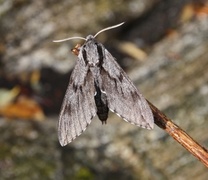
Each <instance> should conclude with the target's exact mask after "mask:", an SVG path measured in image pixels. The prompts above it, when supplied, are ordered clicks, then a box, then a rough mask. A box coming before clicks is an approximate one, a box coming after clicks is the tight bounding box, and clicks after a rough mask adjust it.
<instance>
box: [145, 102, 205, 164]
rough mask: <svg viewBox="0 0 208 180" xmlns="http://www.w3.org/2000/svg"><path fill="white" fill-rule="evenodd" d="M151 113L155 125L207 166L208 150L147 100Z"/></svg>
mask: <svg viewBox="0 0 208 180" xmlns="http://www.w3.org/2000/svg"><path fill="white" fill-rule="evenodd" d="M148 103H149V105H150V107H151V109H152V112H153V115H154V121H155V124H156V125H157V126H159V127H160V128H162V129H164V130H165V131H166V132H167V133H168V134H170V135H171V136H172V137H173V138H174V139H175V140H176V141H177V142H178V143H180V144H181V145H182V146H183V147H184V148H186V149H187V150H188V151H189V152H190V153H191V154H192V155H194V156H195V157H196V158H198V159H199V161H201V162H202V163H203V164H204V165H205V166H206V167H208V151H207V149H205V148H204V147H202V146H201V145H200V144H198V143H197V142H196V141H195V140H194V139H193V138H191V137H190V136H189V135H188V134H187V133H186V132H185V131H183V130H182V129H181V128H180V127H179V126H177V125H176V124H174V123H173V122H172V121H171V120H170V119H168V118H167V117H166V116H165V115H164V114H163V113H162V112H161V111H160V110H158V109H157V108H156V107H155V106H154V105H153V104H151V103H150V102H149V101H148Z"/></svg>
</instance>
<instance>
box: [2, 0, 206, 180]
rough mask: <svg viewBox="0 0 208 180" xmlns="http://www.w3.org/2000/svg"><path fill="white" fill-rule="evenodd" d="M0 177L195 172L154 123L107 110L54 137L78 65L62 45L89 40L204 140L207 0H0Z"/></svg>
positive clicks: (195, 175) (201, 171)
mask: <svg viewBox="0 0 208 180" xmlns="http://www.w3.org/2000/svg"><path fill="white" fill-rule="evenodd" d="M0 15H1V16H0V36H1V41H0V115H1V116H0V136H1V138H0V177H1V179H21V180H22V179H57V180H64V179H114V178H118V179H168V180H169V179H181V180H182V179H200V180H205V179H207V178H208V172H207V169H206V167H205V166H204V165H203V164H201V163H200V162H199V161H198V160H197V159H196V158H195V157H193V156H192V155H191V154H190V153H188V152H187V151H186V150H185V149H184V148H183V147H182V146H180V145H179V144H178V143H177V142H175V141H174V140H173V139H172V138H171V137H170V136H169V135H168V134H166V133H165V132H164V131H163V130H162V129H160V128H158V127H156V126H155V128H154V130H151V131H148V130H145V129H141V128H138V127H135V126H133V125H131V124H128V123H126V122H125V121H123V120H121V119H120V118H119V117H117V116H116V115H115V114H111V115H110V117H109V119H108V121H107V125H101V122H100V121H99V120H98V119H97V118H94V119H93V121H92V123H91V124H90V126H88V128H87V130H86V131H85V132H84V133H83V134H82V135H81V136H79V137H78V138H76V140H75V141H74V142H72V143H71V144H69V145H67V146H66V147H61V146H60V145H59V143H58V140H57V122H58V113H59V110H60V106H61V103H62V100H63V96H64V93H65V91H66V87H67V85H68V82H69V77H70V73H71V71H72V69H73V67H74V64H75V63H76V58H77V57H76V56H74V55H73V54H72V53H71V52H70V49H71V48H73V47H74V46H75V45H76V43H77V41H68V42H64V43H59V44H58V43H53V42H52V40H54V39H63V38H66V37H72V36H83V37H86V36H87V35H89V34H95V33H96V32H98V31H99V30H100V29H102V28H105V27H108V26H111V25H115V24H118V23H120V22H123V21H125V22H126V23H125V24H124V25H123V26H121V27H119V28H117V29H114V30H110V31H107V32H104V33H102V34H100V35H99V36H98V37H97V39H98V40H99V41H100V42H102V43H103V44H104V45H105V47H106V48H107V49H108V50H109V51H110V52H111V54H112V55H113V56H114V57H116V59H117V61H118V62H119V64H120V65H121V66H122V67H123V69H124V70H125V71H126V72H127V74H128V75H129V76H130V78H131V79H132V80H133V81H134V83H135V84H136V85H137V86H138V88H139V90H140V92H142V94H143V95H144V96H145V97H146V98H147V99H148V100H149V101H150V102H152V103H153V104H154V105H155V106H156V107H157V108H158V109H160V110H161V111H163V112H164V113H165V114H166V115H167V116H168V117H169V118H170V119H172V120H173V121H174V122H175V123H176V124H178V125H179V126H180V127H181V128H182V129H184V130H185V131H186V132H187V133H188V134H189V135H191V136H192V137H193V138H194V139H195V140H196V141H197V142H198V143H200V144H201V145H202V146H204V147H208V133H207V128H208V121H207V119H208V2H207V1H206V0H200V1H197V0H195V1H194V0H181V1H171V0H130V1H124V0H120V1H109V0H100V1H95V0H94V1H93V0H89V1H81V0H77V1H70V0H69V1H66V0H65V1H64V0H60V1H55V0H45V1H26V0H2V1H0Z"/></svg>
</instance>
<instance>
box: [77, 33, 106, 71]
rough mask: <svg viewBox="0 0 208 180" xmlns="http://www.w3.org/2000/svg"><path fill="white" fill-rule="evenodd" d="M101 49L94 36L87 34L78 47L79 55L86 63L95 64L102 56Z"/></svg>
mask: <svg viewBox="0 0 208 180" xmlns="http://www.w3.org/2000/svg"><path fill="white" fill-rule="evenodd" d="M102 51H103V49H102V45H101V44H100V43H98V42H97V41H96V39H95V38H94V36H92V35H89V36H87V37H86V42H85V43H84V44H83V45H82V47H81V49H80V54H79V57H80V59H81V60H83V62H84V63H85V64H86V65H89V66H91V67H93V66H97V65H98V64H99V61H100V59H101V56H102V57H103V52H102Z"/></svg>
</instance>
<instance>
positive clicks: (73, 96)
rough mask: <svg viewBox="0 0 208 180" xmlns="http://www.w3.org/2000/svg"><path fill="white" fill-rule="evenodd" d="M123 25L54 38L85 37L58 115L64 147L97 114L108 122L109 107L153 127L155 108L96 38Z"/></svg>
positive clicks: (148, 127)
mask: <svg viewBox="0 0 208 180" xmlns="http://www.w3.org/2000/svg"><path fill="white" fill-rule="evenodd" d="M122 24H123V23H121V24H118V25H115V26H111V27H108V28H105V29H103V30H101V31H99V32H98V33H97V34H96V35H94V36H93V35H88V36H87V37H86V38H83V37H72V38H67V39H63V40H56V41H54V42H62V41H66V40H71V39H84V40H85V43H84V44H83V45H82V46H80V47H77V48H76V49H74V50H75V52H76V54H77V56H78V59H77V63H76V65H75V67H74V69H73V71H72V74H71V77H70V80H69V85H68V88H67V90H66V94H65V97H64V99H63V103H62V107H61V111H60V115H59V122H58V138H59V142H60V144H61V145H62V146H65V145H67V144H68V143H70V142H71V141H73V140H74V139H75V138H76V137H77V136H79V135H80V134H81V133H82V132H83V131H85V129H86V127H87V126H88V125H89V124H90V123H91V120H92V118H93V117H94V116H95V115H96V114H97V116H98V118H99V119H100V120H101V122H102V124H104V123H106V121H107V118H108V112H109V110H111V111H112V112H114V113H116V114H117V115H118V116H120V117H121V118H123V119H124V120H125V121H127V122H129V123H131V124H134V125H136V126H139V127H142V128H146V129H153V127H154V118H153V114H152V111H151V109H150V107H149V105H148V103H147V101H146V100H145V98H144V97H143V95H142V94H141V93H140V92H139V91H138V89H137V88H136V86H135V85H134V84H133V82H132V81H131V80H130V78H129V77H128V76H127V74H126V73H125V72H124V70H123V69H122V68H121V67H120V66H119V64H118V63H117V62H116V60H115V58H114V57H113V56H112V55H111V54H110V53H109V51H108V50H107V49H106V48H105V47H104V46H103V45H102V44H101V43H99V42H98V41H96V39H95V37H96V36H97V35H98V34H99V33H101V32H103V31H106V30H109V29H112V28H115V27H118V26H120V25H122Z"/></svg>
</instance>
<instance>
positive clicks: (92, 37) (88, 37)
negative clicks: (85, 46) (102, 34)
mask: <svg viewBox="0 0 208 180" xmlns="http://www.w3.org/2000/svg"><path fill="white" fill-rule="evenodd" d="M85 39H86V41H89V40H92V39H95V37H94V36H93V35H88V36H87V37H86V38H85Z"/></svg>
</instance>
